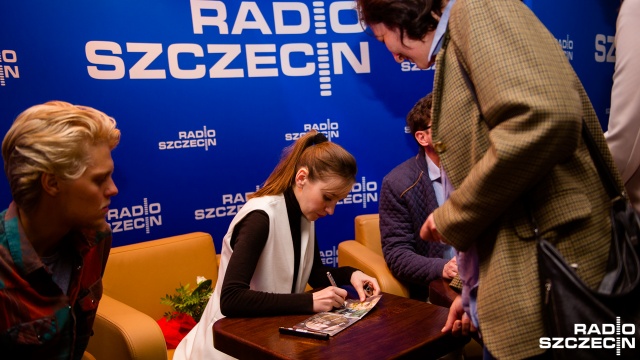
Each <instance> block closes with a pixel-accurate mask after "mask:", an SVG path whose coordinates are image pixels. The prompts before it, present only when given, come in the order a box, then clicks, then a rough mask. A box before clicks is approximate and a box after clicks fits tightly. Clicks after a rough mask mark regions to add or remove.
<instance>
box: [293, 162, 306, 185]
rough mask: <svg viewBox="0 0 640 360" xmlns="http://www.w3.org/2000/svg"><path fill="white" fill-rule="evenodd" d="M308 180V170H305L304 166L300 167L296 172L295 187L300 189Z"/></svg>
mask: <svg viewBox="0 0 640 360" xmlns="http://www.w3.org/2000/svg"><path fill="white" fill-rule="evenodd" d="M308 178H309V169H307V167H306V166H303V167H301V168H300V169H298V172H297V173H296V177H295V179H296V186H297V187H299V188H302V187H303V186H304V184H306V182H307V179H308Z"/></svg>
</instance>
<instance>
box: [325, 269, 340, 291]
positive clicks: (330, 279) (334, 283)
mask: <svg viewBox="0 0 640 360" xmlns="http://www.w3.org/2000/svg"><path fill="white" fill-rule="evenodd" d="M327 277H328V278H329V281H330V282H331V286H335V287H338V285H336V281H335V280H333V276H331V273H330V272H328V271H327Z"/></svg>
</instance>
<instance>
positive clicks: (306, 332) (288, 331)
mask: <svg viewBox="0 0 640 360" xmlns="http://www.w3.org/2000/svg"><path fill="white" fill-rule="evenodd" d="M279 331H280V333H281V334H288V335H296V336H302V337H308V338H312V339H321V340H327V339H329V334H325V333H321V332H315V331H309V330H304V329H294V328H286V327H282V326H281V327H280V329H279Z"/></svg>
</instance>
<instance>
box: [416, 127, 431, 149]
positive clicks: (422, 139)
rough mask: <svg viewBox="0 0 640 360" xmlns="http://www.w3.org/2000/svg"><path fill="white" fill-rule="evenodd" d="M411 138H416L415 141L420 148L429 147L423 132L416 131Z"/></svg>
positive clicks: (425, 134)
mask: <svg viewBox="0 0 640 360" xmlns="http://www.w3.org/2000/svg"><path fill="white" fill-rule="evenodd" d="M413 136H414V137H415V138H416V140H417V141H418V144H420V145H421V146H427V145H429V142H428V141H427V133H426V132H425V131H416V133H415V134H413Z"/></svg>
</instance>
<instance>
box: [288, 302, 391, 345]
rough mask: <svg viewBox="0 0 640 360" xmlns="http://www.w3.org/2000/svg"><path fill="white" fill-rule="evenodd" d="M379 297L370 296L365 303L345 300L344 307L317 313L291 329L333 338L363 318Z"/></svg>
mask: <svg viewBox="0 0 640 360" xmlns="http://www.w3.org/2000/svg"><path fill="white" fill-rule="evenodd" d="M381 297H382V295H376V296H371V297H368V298H366V299H365V301H360V300H358V299H347V301H346V302H345V303H344V307H342V308H339V309H333V310H331V311H326V312H321V313H317V314H315V315H313V316H311V317H310V318H308V319H306V320H304V321H302V322H300V323H298V324H296V325H294V326H293V328H294V329H301V330H306V331H312V332H319V333H323V334H329V335H331V336H333V335H335V334H337V333H339V332H340V331H342V330H344V329H346V328H347V327H349V326H351V325H352V324H353V323H355V322H356V321H358V320H360V319H361V318H362V317H363V316H365V315H366V314H367V313H368V312H369V310H371V309H373V307H374V306H376V304H377V303H378V301H379V300H380V298H381Z"/></svg>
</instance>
